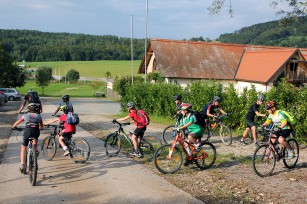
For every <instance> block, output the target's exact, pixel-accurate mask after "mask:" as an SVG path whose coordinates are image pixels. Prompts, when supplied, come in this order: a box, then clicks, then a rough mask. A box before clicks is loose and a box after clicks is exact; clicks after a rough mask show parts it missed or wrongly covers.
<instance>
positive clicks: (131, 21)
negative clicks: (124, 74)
mask: <svg viewBox="0 0 307 204" xmlns="http://www.w3.org/2000/svg"><path fill="white" fill-rule="evenodd" d="M131 83H132V84H133V15H131Z"/></svg>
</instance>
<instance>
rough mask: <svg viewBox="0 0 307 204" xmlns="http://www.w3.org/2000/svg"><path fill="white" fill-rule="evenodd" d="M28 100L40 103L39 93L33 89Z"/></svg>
mask: <svg viewBox="0 0 307 204" xmlns="http://www.w3.org/2000/svg"><path fill="white" fill-rule="evenodd" d="M28 102H29V103H40V100H39V97H38V93H37V92H35V91H31V92H29V93H28Z"/></svg>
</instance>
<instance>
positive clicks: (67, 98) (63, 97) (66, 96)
mask: <svg viewBox="0 0 307 204" xmlns="http://www.w3.org/2000/svg"><path fill="white" fill-rule="evenodd" d="M69 98H70V96H69V95H64V96H62V99H63V100H69Z"/></svg>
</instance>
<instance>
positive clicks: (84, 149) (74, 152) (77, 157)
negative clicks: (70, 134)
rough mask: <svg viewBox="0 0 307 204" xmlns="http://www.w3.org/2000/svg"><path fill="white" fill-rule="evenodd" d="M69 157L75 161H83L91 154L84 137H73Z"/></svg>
mask: <svg viewBox="0 0 307 204" xmlns="http://www.w3.org/2000/svg"><path fill="white" fill-rule="evenodd" d="M69 151H70V157H71V158H72V160H73V161H74V162H76V163H85V162H86V161H87V160H88V158H89V157H90V154H91V149H90V145H89V144H88V142H87V141H86V140H85V139H75V140H73V141H72V142H71V144H70V147H69Z"/></svg>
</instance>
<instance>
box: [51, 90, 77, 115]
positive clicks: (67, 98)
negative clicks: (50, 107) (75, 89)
mask: <svg viewBox="0 0 307 204" xmlns="http://www.w3.org/2000/svg"><path fill="white" fill-rule="evenodd" d="M69 99H70V96H69V95H64V96H62V100H63V102H62V103H60V105H59V106H58V107H57V109H56V110H55V111H54V113H53V114H52V116H54V115H55V114H57V112H59V110H60V108H61V107H62V106H64V105H67V107H68V112H72V113H73V112H74V107H73V105H72V103H71V102H69Z"/></svg>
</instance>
